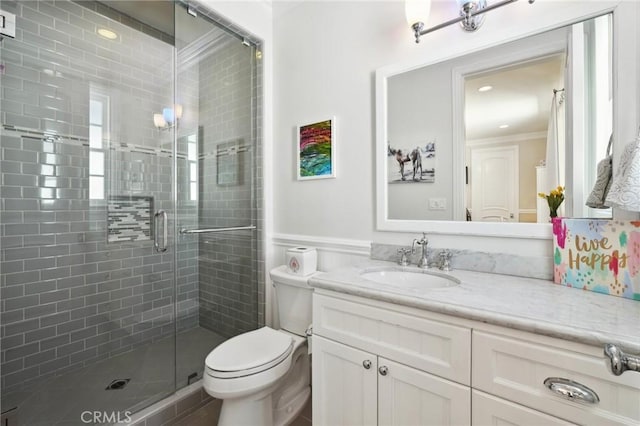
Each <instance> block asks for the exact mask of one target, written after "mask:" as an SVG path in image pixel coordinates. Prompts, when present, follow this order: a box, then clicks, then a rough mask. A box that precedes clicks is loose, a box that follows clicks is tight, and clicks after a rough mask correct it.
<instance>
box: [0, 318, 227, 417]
mask: <svg viewBox="0 0 640 426" xmlns="http://www.w3.org/2000/svg"><path fill="white" fill-rule="evenodd" d="M224 340H225V339H224V338H223V337H221V336H219V335H217V334H215V333H214V332H212V331H209V330H207V329H204V328H201V327H198V328H194V329H191V330H188V331H186V332H184V333H180V334H179V335H178V336H177V339H176V351H175V352H174V350H173V349H174V345H173V342H174V339H173V338H167V339H163V340H159V341H157V342H155V343H152V344H150V345H147V346H143V347H140V348H138V349H135V350H133V351H131V352H127V353H125V354H122V355H118V356H116V357H113V358H110V359H108V360H104V361H101V362H99V363H97V364H95V365H93V366H90V367H85V368H82V369H80V370H78V371H75V372H72V373H67V374H65V375H64V376H59V377H54V378H51V379H49V380H47V381H46V382H44V383H43V384H40V385H39V386H38V387H37V388H33V389H32V390H31V391H29V392H19V393H18V392H16V393H14V394H12V395H3V397H2V408H3V410H4V409H7V408H9V407H10V406H12V405H17V406H18V409H17V410H16V412H15V415H14V417H13V418H12V422H11V423H9V425H11V426H67V425H69V426H71V425H83V424H86V423H83V422H82V418H81V416H82V413H83V412H85V411H98V412H107V413H112V412H116V413H118V412H120V413H121V418H122V419H124V413H125V411H131V412H135V411H138V410H139V409H142V408H144V407H146V406H148V405H149V404H151V403H153V402H155V401H158V400H159V399H161V398H164V397H166V396H168V395H170V394H172V393H173V392H175V389H176V388H181V387H183V386H185V385H186V384H187V377H188V375H189V374H191V373H193V372H197V373H198V378H200V377H201V376H202V371H203V367H204V359H205V357H206V356H207V354H208V353H209V352H210V351H211V350H212V349H213V348H214V347H216V346H217V345H219V344H220V343H222V342H223V341H224ZM185 348H189V349H188V350H185ZM176 354H177V357H178V371H177V373H176V374H177V382H178V385H177V387H176V386H174V382H175V381H176V378H175V377H174V368H173V365H174V357H175V356H176ZM120 378H129V379H131V381H130V382H129V383H128V384H127V385H126V386H125V387H124V388H123V389H119V390H105V388H106V387H107V385H109V383H110V382H111V381H112V380H114V379H120ZM195 380H197V379H194V380H193V381H195ZM194 414H195V413H194ZM85 416H86V414H85ZM86 418H87V417H85V419H86ZM187 424H188V423H187Z"/></svg>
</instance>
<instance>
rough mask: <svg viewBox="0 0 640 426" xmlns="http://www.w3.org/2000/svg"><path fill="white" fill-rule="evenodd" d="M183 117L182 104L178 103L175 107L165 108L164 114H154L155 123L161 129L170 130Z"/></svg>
mask: <svg viewBox="0 0 640 426" xmlns="http://www.w3.org/2000/svg"><path fill="white" fill-rule="evenodd" d="M181 118H182V105H178V104H176V105H175V106H174V108H163V109H162V114H159V113H156V114H153V124H154V125H155V126H156V127H157V128H158V129H159V130H168V129H170V128H172V127H173V126H175V125H176V123H177V122H178V121H179V120H180V119H181Z"/></svg>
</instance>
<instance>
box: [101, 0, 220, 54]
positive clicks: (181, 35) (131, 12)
mask: <svg viewBox="0 0 640 426" xmlns="http://www.w3.org/2000/svg"><path fill="white" fill-rule="evenodd" d="M102 3H103V4H106V5H107V6H109V7H110V8H112V9H115V10H117V11H118V12H120V13H122V14H124V15H127V16H130V17H132V18H134V19H136V20H138V21H140V22H142V23H144V24H147V25H149V26H151V27H153V28H156V29H158V30H160V31H162V32H163V33H165V34H169V35H172V36H175V37H176V39H177V40H179V41H181V42H182V46H184V45H186V44H189V43H190V42H192V41H193V40H195V39H197V38H199V37H201V36H202V35H204V34H206V33H208V32H209V31H212V30H215V31H221V30H219V29H218V27H216V26H214V25H213V24H211V23H210V22H208V21H207V20H205V19H196V18H194V17H193V16H191V15H189V14H188V13H187V10H186V9H185V8H184V7H182V6H175V3H174V1H173V0H135V1H133V0H103V1H102ZM174 17H175V21H174ZM176 46H178V47H180V46H179V45H178V43H177V44H176Z"/></svg>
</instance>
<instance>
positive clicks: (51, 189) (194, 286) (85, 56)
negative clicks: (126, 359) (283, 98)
mask: <svg viewBox="0 0 640 426" xmlns="http://www.w3.org/2000/svg"><path fill="white" fill-rule="evenodd" d="M82 3H83V5H84V6H90V7H84V6H80V5H78V4H77V3H75V2H71V1H66V0H55V1H48V0H43V1H11V0H0V7H1V8H2V9H3V10H7V11H9V12H12V13H15V14H16V15H17V16H18V22H17V28H18V30H17V36H16V38H15V39H6V40H5V41H3V42H2V45H1V48H0V62H1V63H2V65H3V68H2V70H1V71H0V72H1V74H0V86H1V87H2V99H1V105H0V112H1V121H2V125H3V128H2V129H0V147H1V148H2V158H1V160H2V162H1V164H0V167H1V172H2V187H1V195H2V211H1V217H0V223H1V224H2V227H1V231H2V234H1V241H0V243H1V245H0V248H1V251H2V263H1V265H0V266H1V271H0V272H1V273H2V280H1V282H0V296H1V297H0V300H1V306H0V315H1V317H0V323H1V325H2V326H1V333H2V334H1V342H0V346H1V350H2V352H1V362H2V365H1V370H2V389H3V392H9V391H11V390H17V389H19V388H22V387H26V386H29V385H31V384H33V383H35V382H37V381H38V380H40V379H42V378H43V377H46V376H49V375H51V374H54V373H62V372H64V371H65V370H67V369H69V370H70V369H74V368H77V367H79V366H82V365H89V364H91V363H93V362H94V361H97V360H100V359H103V358H107V357H110V356H112V355H115V354H118V353H122V352H125V351H128V350H131V349H132V348H134V347H136V346H137V345H139V344H142V343H145V342H147V341H150V340H153V339H156V338H159V337H162V336H164V335H167V334H170V333H173V332H174V325H173V320H174V315H175V313H174V305H173V302H174V300H176V299H177V314H178V318H177V324H178V329H179V330H181V329H186V328H190V327H193V326H196V325H198V323H200V324H201V325H205V326H207V327H208V328H210V329H212V330H214V331H217V332H219V333H220V334H222V335H225V336H231V335H235V334H238V333H240V332H242V331H245V330H248V329H252V328H255V327H256V320H257V323H258V325H262V324H264V289H263V286H264V274H263V271H262V268H263V266H264V262H263V260H262V245H263V239H262V234H261V229H262V221H261V217H262V216H261V208H262V207H261V206H262V202H261V200H262V197H261V194H262V193H261V191H256V188H261V186H262V169H261V167H259V165H260V164H261V161H262V160H261V159H262V153H261V149H260V146H261V142H262V141H261V137H260V130H261V129H260V128H259V127H258V123H259V119H258V121H257V122H256V121H255V120H252V119H251V116H254V117H255V116H256V114H257V115H258V117H259V116H260V114H261V95H260V89H259V82H260V81H261V68H260V63H259V62H258V67H257V70H258V71H257V75H256V74H255V73H248V72H247V71H246V69H247V68H249V67H252V66H253V64H252V61H255V59H254V56H253V55H254V53H255V52H254V50H253V49H252V48H248V47H246V46H244V45H242V44H241V43H240V42H239V41H236V40H233V41H234V43H227V44H225V45H224V46H222V48H221V49H219V50H218V51H216V54H215V55H211V56H210V57H209V58H208V59H207V60H205V61H202V63H201V64H199V65H198V66H196V67H195V68H194V69H191V70H181V69H178V90H179V96H182V98H181V99H178V102H181V103H183V105H184V107H185V118H184V120H183V121H182V122H181V125H182V124H184V126H181V128H180V133H179V134H178V155H177V157H178V160H177V164H178V165H177V205H176V211H175V214H177V215H178V216H177V217H179V223H178V226H180V227H186V228H192V227H193V228H195V227H208V226H228V225H238V224H247V223H249V222H250V220H249V219H250V218H253V222H254V223H257V225H258V228H259V230H260V231H259V232H258V233H257V236H258V238H257V239H256V238H250V236H251V235H252V234H251V233H250V232H245V231H243V232H238V233H234V234H229V235H225V236H223V235H220V234H214V235H210V236H206V237H205V236H200V237H198V236H181V237H179V238H177V240H175V243H176V250H177V252H178V263H177V265H176V268H175V269H176V271H177V283H176V284H177V285H176V286H174V283H173V272H172V270H173V268H174V264H173V254H172V253H171V252H167V254H163V255H161V254H158V253H156V252H155V251H154V250H153V247H152V243H151V242H150V241H141V242H128V243H107V242H106V239H107V230H106V226H107V212H106V208H107V207H106V201H103V200H89V178H90V171H89V157H90V151H91V148H90V147H89V115H90V114H89V112H90V111H89V105H90V103H89V100H90V98H91V94H92V93H97V94H98V95H102V96H103V99H104V97H105V96H106V97H107V98H108V102H109V103H110V108H109V111H110V115H109V117H108V119H109V122H110V123H111V125H110V128H109V129H108V133H107V134H106V135H105V140H104V143H105V148H108V149H104V150H103V151H104V153H105V156H106V160H105V161H106V167H105V179H106V182H107V185H106V189H105V194H106V195H107V196H108V195H144V196H153V197H154V209H166V210H167V211H169V212H170V213H174V212H172V198H171V185H172V181H171V177H170V176H171V169H172V167H171V163H172V159H171V156H170V150H171V142H172V139H173V136H172V133H171V131H158V130H157V129H156V128H155V127H154V125H153V121H152V120H151V118H152V116H153V113H158V112H161V109H162V108H163V107H166V106H169V105H171V103H172V97H173V82H172V76H173V63H172V61H173V51H172V46H171V42H172V38H171V37H170V36H168V35H166V34H162V33H159V32H158V31H156V30H154V29H152V28H150V27H147V26H145V25H144V24H140V23H138V22H135V21H133V20H131V19H129V18H128V17H126V16H124V15H119V14H118V13H117V12H115V11H113V10H111V9H109V8H107V7H105V6H103V5H101V4H99V3H96V2H82ZM194 7H195V8H196V9H199V12H200V13H203V14H207V12H206V11H204V10H202V9H200V8H199V7H198V6H197V5H194ZM105 15H106V16H109V18H106V17H105ZM209 16H210V17H211V18H213V19H216V20H218V21H220V20H219V19H218V18H216V17H215V16H213V15H211V14H209ZM110 18H112V19H110ZM221 24H222V25H223V26H227V27H230V25H229V23H228V22H222V21H221ZM98 26H105V27H108V28H111V29H112V30H114V31H115V32H117V33H118V34H119V38H118V39H117V40H116V41H108V40H105V39H103V38H101V37H99V36H98V35H97V34H96V30H97V28H98ZM132 27H133V28H135V29H133V28H132ZM236 30H237V29H236ZM241 69H243V70H244V73H240V72H239V71H240V70H241ZM221 70H222V71H223V72H222V73H221V74H220V75H216V74H215V73H214V71H221ZM240 75H247V76H249V77H248V78H249V79H248V80H246V79H245V80H242V81H240V82H238V81H237V79H238V78H239V76H240ZM243 78H244V77H243ZM230 82H232V83H233V85H232V86H233V88H229V83H230ZM236 83H239V84H236ZM256 87H257V88H258V89H257V90H256ZM252 97H253V99H254V100H255V99H257V102H255V101H252ZM240 111H242V112H241V113H239V112H240ZM199 114H201V115H199ZM220 119H222V120H226V121H227V124H225V125H224V126H220V125H217V124H215V123H216V120H220ZM243 120H244V122H243ZM193 134H196V135H197V138H198V143H199V144H200V154H201V156H202V157H201V162H200V164H201V165H202V167H200V173H201V174H200V176H199V185H200V193H199V199H200V201H196V200H192V199H191V197H189V196H188V194H189V191H188V190H187V188H188V186H189V182H188V181H189V177H188V176H189V170H188V162H187V161H186V160H185V156H186V148H185V146H184V143H185V140H186V138H188V137H189V136H190V135H193ZM235 141H242V142H243V143H244V144H245V145H246V147H247V149H249V151H247V152H243V153H241V154H239V156H240V157H242V159H241V160H238V161H239V163H238V164H241V169H239V170H241V175H239V177H240V178H242V179H241V181H242V183H241V184H240V183H238V184H231V185H218V184H217V180H216V179H217V176H216V162H217V159H216V157H215V155H214V156H213V157H211V156H209V157H207V155H208V154H207V153H209V154H210V153H212V152H217V147H218V145H220V144H228V143H230V142H231V143H235ZM254 141H256V142H257V144H253V142H254ZM252 184H253V185H252ZM252 195H253V197H252ZM199 203H202V204H201V206H200V209H198V204H199ZM174 217H175V216H174V214H170V224H169V230H171V229H172V228H173V224H174V223H173V220H174ZM255 235H256V234H255V233H254V234H253V236H255ZM230 237H233V238H230ZM169 238H170V242H174V236H173V235H171V233H170V235H169ZM257 283H259V284H258V285H257V288H256V284H257ZM176 291H177V294H174V292H176ZM256 312H257V315H256ZM168 368H170V367H169V366H168Z"/></svg>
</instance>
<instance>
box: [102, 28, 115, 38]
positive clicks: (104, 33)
mask: <svg viewBox="0 0 640 426" xmlns="http://www.w3.org/2000/svg"><path fill="white" fill-rule="evenodd" d="M98 34H100V35H101V36H102V37H104V38H107V39H109V40H115V39H117V38H118V34H117V33H115V32H113V31H111V30H108V29H106V28H100V29H98Z"/></svg>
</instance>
